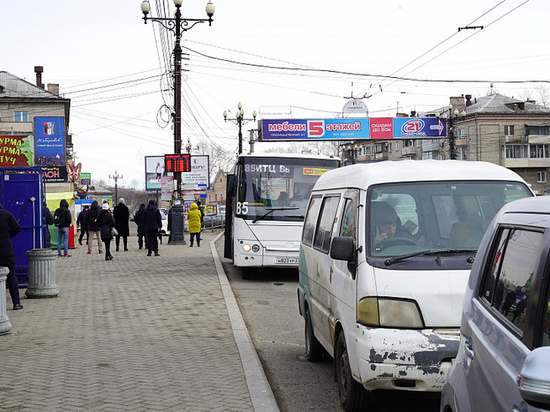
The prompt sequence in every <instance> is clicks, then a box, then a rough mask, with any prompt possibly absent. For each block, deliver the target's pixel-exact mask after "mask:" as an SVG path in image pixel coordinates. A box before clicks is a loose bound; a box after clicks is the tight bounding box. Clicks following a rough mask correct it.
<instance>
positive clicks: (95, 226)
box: [84, 200, 103, 255]
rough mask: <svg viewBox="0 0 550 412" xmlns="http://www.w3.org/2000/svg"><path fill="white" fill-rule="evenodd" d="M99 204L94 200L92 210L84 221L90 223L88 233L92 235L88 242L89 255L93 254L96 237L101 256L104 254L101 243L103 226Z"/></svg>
mask: <svg viewBox="0 0 550 412" xmlns="http://www.w3.org/2000/svg"><path fill="white" fill-rule="evenodd" d="M99 212H100V210H99V202H98V201H97V200H94V201H93V202H92V206H90V210H88V212H86V216H85V217H84V219H86V220H87V221H88V232H89V233H90V239H89V241H88V255H90V254H91V253H92V244H93V243H94V237H95V238H96V239H97V248H98V250H99V254H102V253H103V243H101V225H100V224H99V220H98V218H99Z"/></svg>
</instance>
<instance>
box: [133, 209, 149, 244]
mask: <svg viewBox="0 0 550 412" xmlns="http://www.w3.org/2000/svg"><path fill="white" fill-rule="evenodd" d="M134 222H136V225H137V228H138V246H139V248H140V249H143V241H144V240H145V249H148V246H147V225H146V223H145V205H144V204H143V203H142V204H141V205H139V209H138V211H137V212H136V214H135V215H134Z"/></svg>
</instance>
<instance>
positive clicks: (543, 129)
mask: <svg viewBox="0 0 550 412" xmlns="http://www.w3.org/2000/svg"><path fill="white" fill-rule="evenodd" d="M527 134H528V135H542V136H548V135H550V126H527Z"/></svg>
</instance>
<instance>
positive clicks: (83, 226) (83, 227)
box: [76, 205, 90, 246]
mask: <svg viewBox="0 0 550 412" xmlns="http://www.w3.org/2000/svg"><path fill="white" fill-rule="evenodd" d="M88 210H90V206H88V205H86V206H84V208H83V209H82V212H80V213H79V214H78V217H77V218H76V225H77V226H80V237H79V238H78V243H79V244H80V246H82V238H83V237H84V235H86V244H88V241H89V240H90V233H89V232H88V226H89V223H88V221H87V220H86V219H85V216H86V213H87V212H88Z"/></svg>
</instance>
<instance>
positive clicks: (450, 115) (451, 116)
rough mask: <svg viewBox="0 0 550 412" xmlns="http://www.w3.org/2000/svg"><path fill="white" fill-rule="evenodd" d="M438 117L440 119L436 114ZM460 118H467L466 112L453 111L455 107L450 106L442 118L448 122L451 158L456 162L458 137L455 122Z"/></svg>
mask: <svg viewBox="0 0 550 412" xmlns="http://www.w3.org/2000/svg"><path fill="white" fill-rule="evenodd" d="M436 116H437V117H440V114H439V113H436ZM458 116H461V117H464V116H466V112H465V111H464V110H462V112H459V111H458V109H454V110H453V105H452V104H449V106H447V111H445V112H444V113H443V114H442V115H441V117H442V118H443V119H445V120H446V122H447V136H448V137H449V158H450V159H452V160H456V136H455V131H454V127H453V122H454V121H456V120H457V119H458Z"/></svg>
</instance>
